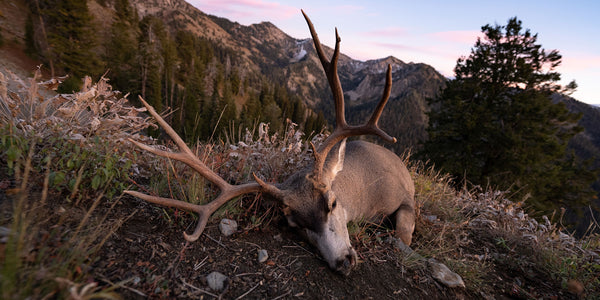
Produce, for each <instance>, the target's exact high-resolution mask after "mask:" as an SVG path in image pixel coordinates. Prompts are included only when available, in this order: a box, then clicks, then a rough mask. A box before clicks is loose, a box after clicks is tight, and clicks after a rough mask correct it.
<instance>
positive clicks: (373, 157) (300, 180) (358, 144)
mask: <svg viewBox="0 0 600 300" xmlns="http://www.w3.org/2000/svg"><path fill="white" fill-rule="evenodd" d="M302 13H303V14H304V12H302ZM304 17H305V19H306V22H307V23H308V27H309V29H310V33H311V35H312V37H313V41H314V44H315V49H316V52H317V55H318V56H319V60H320V61H321V64H322V66H323V70H324V71H325V75H326V76H327V80H328V82H329V86H330V88H331V92H332V94H333V100H334V104H335V113H336V115H335V117H336V127H335V129H334V131H333V132H332V133H331V134H330V135H329V136H328V137H327V139H325V141H323V143H322V144H321V145H320V146H319V147H318V148H317V147H316V146H315V145H312V144H311V145H312V147H313V155H314V160H315V161H314V163H313V164H312V165H311V166H309V167H308V168H307V169H306V170H304V171H300V172H298V173H296V174H294V175H292V176H291V177H290V178H288V179H287V180H286V181H284V182H283V183H281V184H277V185H273V184H269V183H266V182H264V181H263V180H262V179H260V178H259V177H257V176H256V175H254V180H255V182H250V183H245V184H240V185H231V184H229V183H228V182H226V181H225V180H224V179H223V178H221V177H220V176H219V175H217V174H216V173H214V172H213V171H212V170H211V169H210V168H208V167H207V166H206V165H205V164H204V163H203V162H202V161H201V160H200V159H199V158H198V157H197V156H196V155H195V154H194V153H193V151H192V150H191V149H190V148H189V147H188V146H187V145H186V144H185V142H184V141H183V140H182V139H181V137H180V136H179V135H178V134H177V133H176V132H175V131H174V130H173V128H171V126H170V125H169V124H168V123H167V122H165V120H164V119H162V117H161V116H160V115H159V114H158V113H157V112H156V111H155V110H154V109H153V108H152V106H150V105H149V104H148V103H146V101H144V100H143V99H141V97H140V100H141V102H142V103H143V104H144V106H145V107H146V109H147V110H148V112H149V113H150V114H151V115H152V116H153V117H154V118H155V119H156V120H157V122H158V124H159V125H160V126H161V127H162V128H163V129H164V130H165V132H166V133H167V134H168V135H169V136H170V137H171V138H172V139H173V140H174V141H175V143H176V144H177V146H178V147H179V149H180V152H168V151H163V150H159V149H157V148H153V147H150V146H148V145H144V144H141V143H139V142H137V141H134V140H130V141H131V142H132V143H134V144H136V145H137V146H138V147H140V148H142V149H144V150H146V151H148V152H151V153H154V154H156V155H160V156H164V157H167V158H171V159H175V160H178V161H181V162H183V163H185V164H187V165H188V166H190V167H192V168H193V169H194V170H196V171H197V172H198V173H200V175H202V176H203V177H205V178H206V179H207V180H208V181H210V182H211V183H213V184H214V185H215V186H216V187H217V188H219V189H220V190H221V193H220V194H219V196H217V198H215V199H214V200H213V201H212V202H210V203H207V204H204V205H195V204H191V203H188V202H184V201H180V200H176V199H170V198H162V197H157V196H151V195H146V194H143V193H140V192H136V191H125V193H128V194H130V195H133V196H136V197H138V198H141V199H144V200H146V201H148V202H152V203H155V204H159V205H164V206H170V207H176V208H180V209H185V210H191V211H194V212H196V213H198V215H199V217H198V220H199V221H198V224H197V226H196V229H195V230H194V233H193V234H191V235H188V234H187V233H185V234H184V236H185V238H186V239H187V240H188V241H195V240H197V239H198V238H199V237H200V235H201V234H202V231H203V230H204V228H205V226H206V224H207V222H208V219H209V217H210V215H211V214H212V213H213V212H215V211H216V210H217V209H218V208H219V207H220V206H222V205H223V204H225V203H226V202H227V201H229V200H231V199H232V198H235V197H236V196H239V195H242V194H247V193H256V192H262V193H264V194H268V195H270V196H271V197H273V198H275V199H276V200H277V201H278V202H279V203H281V206H282V211H283V213H284V214H285V216H286V218H287V220H288V223H289V224H290V225H291V226H295V227H299V228H301V229H302V230H303V231H304V232H305V233H306V236H307V238H308V239H309V241H310V242H311V243H313V244H314V245H315V246H316V247H317V248H318V249H319V252H320V253H321V254H322V255H323V257H324V258H325V261H326V262H327V263H328V265H329V267H330V268H331V269H333V270H335V271H338V272H340V273H342V274H344V275H348V274H349V273H350V270H351V269H352V268H353V267H354V266H355V265H356V261H357V255H356V251H355V250H354V248H352V245H351V244H350V237H349V235H348V228H347V223H348V222H349V221H352V220H360V219H370V218H373V217H376V216H379V215H383V216H391V217H392V220H393V221H395V223H396V225H395V226H396V228H395V229H396V230H395V236H396V237H397V238H399V239H400V240H401V241H402V242H403V243H404V244H406V245H410V243H411V240H412V233H413V231H414V227H415V201H414V193H415V188H414V184H413V181H412V179H411V177H410V173H409V172H408V170H407V169H406V166H405V165H404V163H403V162H402V160H401V159H400V158H399V157H398V156H396V154H394V153H393V152H391V151H389V150H387V149H385V148H383V147H381V146H378V145H375V144H372V143H368V142H364V141H353V142H348V143H346V139H347V138H348V137H352V136H361V135H376V136H379V137H380V138H382V139H384V140H386V141H388V142H396V139H395V138H393V137H391V136H389V135H388V134H387V133H385V132H384V131H383V130H381V129H380V128H379V125H378V124H377V123H378V121H379V117H380V116H381V113H382V111H383V108H384V107H385V104H386V103H387V101H388V99H389V96H390V92H391V87H392V82H391V81H392V70H391V66H388V69H387V74H386V83H385V88H384V91H383V95H382V97H381V100H380V101H379V104H378V105H377V107H376V108H375V111H374V112H373V114H372V116H371V118H370V119H369V120H368V121H367V122H366V123H365V124H363V125H359V126H356V125H349V124H347V123H346V119H345V116H344V112H345V111H344V110H345V109H344V93H343V91H342V86H341V83H340V80H339V76H338V73H337V60H338V58H339V43H340V38H339V36H338V34H337V30H336V44H335V50H334V53H333V56H332V58H331V59H328V58H327V57H326V56H325V52H324V51H323V49H322V47H321V43H320V42H319V39H318V37H317V34H316V32H315V30H314V27H313V24H312V22H311V21H310V19H309V18H308V16H306V14H304Z"/></svg>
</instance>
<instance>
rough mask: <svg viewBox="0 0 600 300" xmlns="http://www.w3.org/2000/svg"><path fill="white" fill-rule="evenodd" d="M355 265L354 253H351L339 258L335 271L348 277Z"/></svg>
mask: <svg viewBox="0 0 600 300" xmlns="http://www.w3.org/2000/svg"><path fill="white" fill-rule="evenodd" d="M352 250H354V249H352ZM355 265H356V254H355V252H354V251H351V252H350V253H349V254H346V256H345V257H344V258H341V259H339V260H338V261H337V262H336V271H338V272H340V273H341V274H342V275H344V276H348V274H350V271H351V270H352V268H354V266H355Z"/></svg>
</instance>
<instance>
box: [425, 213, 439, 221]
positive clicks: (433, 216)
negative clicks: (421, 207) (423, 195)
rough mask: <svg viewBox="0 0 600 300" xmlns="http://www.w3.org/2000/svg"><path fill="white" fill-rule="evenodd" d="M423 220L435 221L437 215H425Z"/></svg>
mask: <svg viewBox="0 0 600 300" xmlns="http://www.w3.org/2000/svg"><path fill="white" fill-rule="evenodd" d="M425 220H427V221H429V222H435V221H437V216H436V215H431V216H425Z"/></svg>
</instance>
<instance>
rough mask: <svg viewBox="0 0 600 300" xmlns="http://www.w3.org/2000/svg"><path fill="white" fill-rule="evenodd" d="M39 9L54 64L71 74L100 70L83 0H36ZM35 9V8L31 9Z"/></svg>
mask: <svg viewBox="0 0 600 300" xmlns="http://www.w3.org/2000/svg"><path fill="white" fill-rule="evenodd" d="M39 6H40V7H41V9H40V11H39V13H40V14H41V16H42V17H43V19H44V22H43V24H40V25H41V26H46V27H47V28H46V31H47V35H48V44H49V45H51V52H52V53H49V54H47V55H50V56H51V57H52V58H53V59H54V60H55V64H56V67H58V68H61V69H63V70H64V71H65V72H66V73H67V74H70V75H72V76H73V77H74V78H77V79H79V78H82V77H83V76H85V75H92V76H97V75H99V74H100V72H101V71H102V70H101V62H100V59H99V58H98V56H97V54H96V53H95V52H94V51H93V48H94V46H95V45H96V40H95V38H94V37H95V35H94V34H93V31H92V27H91V22H92V15H91V14H90V13H89V11H88V8H87V3H86V1H79V0H60V1H59V0H39ZM34 11H35V10H34Z"/></svg>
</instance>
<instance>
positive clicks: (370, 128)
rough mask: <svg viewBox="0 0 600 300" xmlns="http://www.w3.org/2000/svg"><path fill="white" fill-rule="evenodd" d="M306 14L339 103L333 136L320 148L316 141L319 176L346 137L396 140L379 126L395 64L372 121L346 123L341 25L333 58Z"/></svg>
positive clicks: (388, 75)
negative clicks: (340, 66) (340, 70)
mask: <svg viewBox="0 0 600 300" xmlns="http://www.w3.org/2000/svg"><path fill="white" fill-rule="evenodd" d="M302 15H304V19H305V20H306V23H307V24H308V28H309V30H310V34H311V36H312V38H313V42H314V44H315V49H316V51H317V55H318V56H319V60H320V61H321V64H322V65H323V70H324V71H325V75H326V76H327V81H328V82H329V87H330V88H331V92H332V94H333V100H334V105H335V120H336V127H335V129H334V131H333V132H332V133H331V135H329V137H327V139H326V140H325V141H324V142H323V144H322V145H321V146H320V147H319V149H318V150H317V149H315V147H314V145H313V153H314V157H315V166H314V173H313V176H314V177H316V179H319V178H320V176H321V174H322V173H323V166H324V164H325V160H326V158H327V154H328V153H329V151H331V149H332V148H333V146H335V145H336V144H337V143H338V142H340V141H341V140H343V139H344V138H347V137H351V136H358V135H365V134H373V135H377V136H379V137H381V138H383V139H384V140H385V141H387V142H390V143H395V142H396V138H394V137H392V136H390V135H389V134H387V133H386V132H385V131H383V130H382V129H381V128H379V125H378V122H379V117H381V113H382V112H383V108H384V107H385V104H386V103H387V101H388V99H389V97H390V93H391V90H392V67H391V65H388V68H387V74H386V79H385V87H384V91H383V95H382V97H381V100H380V101H379V104H377V107H376V108H375V111H374V112H373V114H372V115H371V118H370V119H369V121H368V122H367V123H366V124H364V125H360V126H351V125H348V123H346V117H345V107H344V91H343V90H342V84H341V82H340V78H339V75H338V72H337V62H338V59H339V54H340V41H341V39H340V36H339V35H338V31H337V28H336V29H335V38H336V41H335V50H334V52H333V56H332V58H331V61H329V60H327V58H326V57H325V52H324V51H323V48H322V46H321V42H320V41H319V37H318V36H317V33H316V31H315V28H314V25H313V23H312V22H311V20H310V18H309V17H308V16H307V15H306V13H304V10H302Z"/></svg>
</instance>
